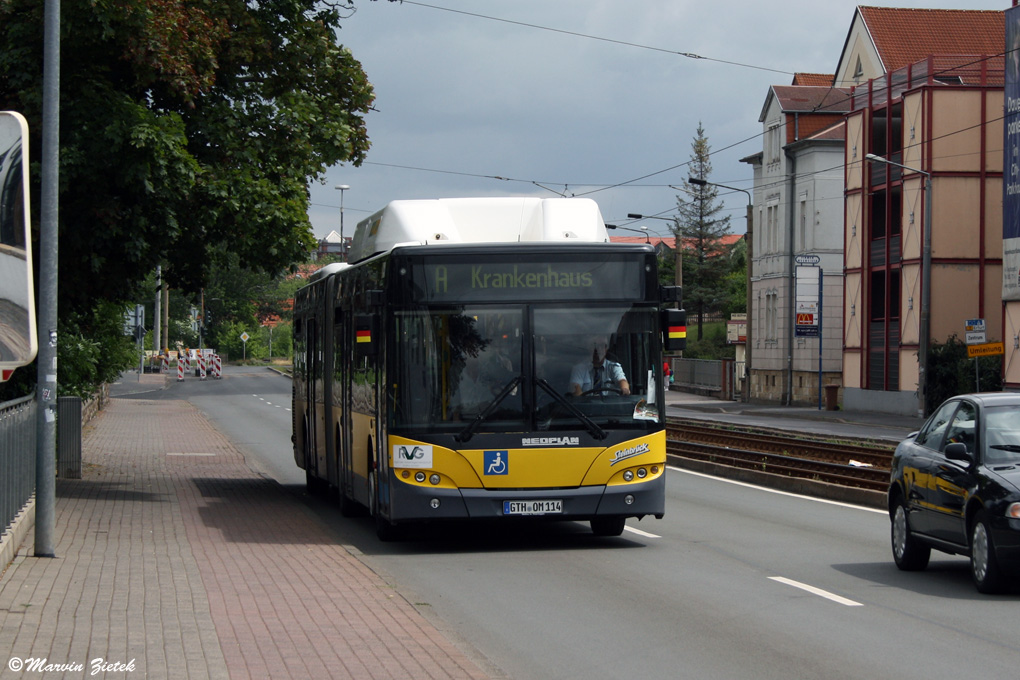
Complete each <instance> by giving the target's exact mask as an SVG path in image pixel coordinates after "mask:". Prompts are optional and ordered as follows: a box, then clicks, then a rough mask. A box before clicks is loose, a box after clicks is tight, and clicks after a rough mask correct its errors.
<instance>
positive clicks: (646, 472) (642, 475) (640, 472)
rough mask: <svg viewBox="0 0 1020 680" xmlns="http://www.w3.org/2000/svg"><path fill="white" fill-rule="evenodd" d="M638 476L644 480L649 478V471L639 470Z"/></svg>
mask: <svg viewBox="0 0 1020 680" xmlns="http://www.w3.org/2000/svg"><path fill="white" fill-rule="evenodd" d="M637 476H638V477H639V478H641V479H644V478H645V477H647V476H648V470H645V469H644V468H638V471H637Z"/></svg>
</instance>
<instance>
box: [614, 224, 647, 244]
mask: <svg viewBox="0 0 1020 680" xmlns="http://www.w3.org/2000/svg"><path fill="white" fill-rule="evenodd" d="M606 229H623V230H624V231H632V232H634V233H635V234H641V235H643V236H644V237H645V243H651V242H652V241H651V239H649V238H648V227H641V228H640V229H631V228H629V227H621V226H619V225H616V224H607V225H606Z"/></svg>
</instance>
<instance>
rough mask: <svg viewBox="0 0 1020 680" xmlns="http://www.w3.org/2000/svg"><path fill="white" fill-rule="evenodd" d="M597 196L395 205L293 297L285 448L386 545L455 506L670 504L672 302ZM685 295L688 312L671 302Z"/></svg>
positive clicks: (597, 513) (605, 512) (543, 515)
mask: <svg viewBox="0 0 1020 680" xmlns="http://www.w3.org/2000/svg"><path fill="white" fill-rule="evenodd" d="M607 234H608V232H607V231H606V226H605V224H604V222H603V220H602V217H601V215H600V214H599V211H598V207H597V205H596V204H595V203H594V202H593V201H590V200H589V199H573V198H571V199H536V198H489V199H484V198H474V199H438V200H425V201H393V202H391V203H390V204H389V205H387V207H386V208H385V209H383V210H382V211H380V212H378V213H376V214H374V215H372V216H371V217H369V218H368V219H366V220H364V221H363V222H361V223H360V224H359V225H358V227H357V229H356V231H355V235H354V238H353V241H352V246H351V251H350V254H349V256H348V262H347V263H341V264H332V265H327V266H326V267H324V268H323V269H321V270H319V271H318V272H316V273H315V274H313V275H312V276H311V277H310V281H309V283H308V284H307V285H306V286H304V287H303V288H302V289H300V290H299V291H298V293H297V295H296V297H295V305H294V381H293V385H294V387H293V389H294V395H293V418H294V421H293V428H294V432H293V441H294V458H295V461H296V463H297V465H298V466H299V467H300V468H303V469H304V470H305V472H306V477H307V481H308V485H309V487H310V489H312V490H327V489H328V490H331V491H334V492H336V493H338V494H339V498H340V506H341V512H342V514H344V515H345V516H350V515H353V514H357V513H358V512H364V511H365V510H366V509H367V511H368V512H369V513H370V514H371V516H373V517H374V518H375V522H376V528H377V533H378V534H379V537H380V538H381V539H383V540H390V539H392V538H395V537H396V536H398V535H399V534H400V533H402V530H403V529H404V528H405V527H406V525H409V524H413V523H415V522H423V521H433V520H451V519H460V518H503V519H506V520H507V521H509V520H511V519H514V518H531V519H546V520H548V519H559V520H581V521H588V522H590V523H591V529H592V531H593V532H594V533H596V534H598V535H609V536H613V535H619V534H620V533H621V532H622V531H623V529H624V524H625V520H626V519H627V518H629V517H634V518H639V519H640V518H642V517H643V516H645V515H651V516H654V517H656V518H661V517H662V516H663V513H664V511H665V463H666V440H665V430H664V416H665V408H664V392H663V389H664V386H663V382H664V381H663V375H662V351H663V349H664V346H665V348H666V349H668V350H670V351H674V350H678V349H682V348H683V343H684V342H685V337H686V326H685V324H686V315H685V313H684V312H683V310H680V309H663V308H664V307H665V306H667V305H669V304H670V303H678V302H679V301H680V291H679V288H676V287H673V286H665V287H663V286H660V285H659V283H658V272H657V261H656V254H655V251H654V250H653V249H652V247H651V246H649V245H647V244H640V245H634V244H613V243H610V241H609V238H608V236H607ZM677 306H679V305H677Z"/></svg>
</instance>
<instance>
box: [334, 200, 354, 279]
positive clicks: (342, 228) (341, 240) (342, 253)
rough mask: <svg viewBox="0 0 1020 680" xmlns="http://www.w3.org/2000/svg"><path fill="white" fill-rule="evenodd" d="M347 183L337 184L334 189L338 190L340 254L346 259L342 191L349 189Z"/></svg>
mask: <svg viewBox="0 0 1020 680" xmlns="http://www.w3.org/2000/svg"><path fill="white" fill-rule="evenodd" d="M350 188H351V187H350V185H348V184H337V185H336V189H337V191H339V192H340V256H341V259H342V260H343V261H344V262H346V261H347V248H346V246H345V244H344V192H345V191H347V190H348V189H350Z"/></svg>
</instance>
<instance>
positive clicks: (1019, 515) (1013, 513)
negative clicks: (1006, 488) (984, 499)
mask: <svg viewBox="0 0 1020 680" xmlns="http://www.w3.org/2000/svg"><path fill="white" fill-rule="evenodd" d="M1006 517H1009V518H1010V519H1020V503H1010V504H1009V507H1007V508H1006Z"/></svg>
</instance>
